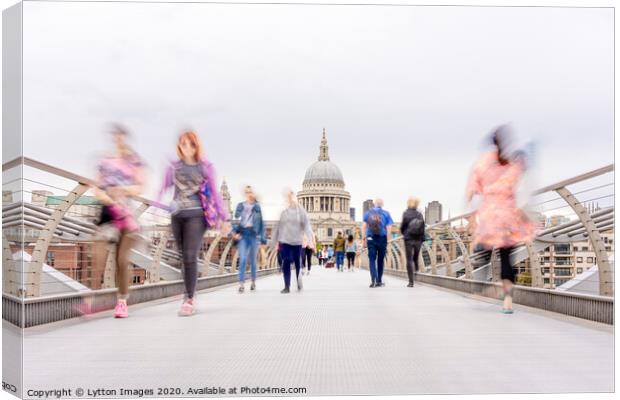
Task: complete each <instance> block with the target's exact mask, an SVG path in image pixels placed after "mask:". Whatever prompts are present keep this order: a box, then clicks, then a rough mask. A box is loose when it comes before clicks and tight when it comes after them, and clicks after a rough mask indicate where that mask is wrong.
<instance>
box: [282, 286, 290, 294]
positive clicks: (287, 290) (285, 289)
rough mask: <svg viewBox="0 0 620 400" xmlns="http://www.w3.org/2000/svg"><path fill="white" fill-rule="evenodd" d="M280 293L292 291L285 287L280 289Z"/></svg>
mask: <svg viewBox="0 0 620 400" xmlns="http://www.w3.org/2000/svg"><path fill="white" fill-rule="evenodd" d="M280 293H282V294H285V293H290V290H289V289H288V288H287V287H285V288H284V289H282V290H280Z"/></svg>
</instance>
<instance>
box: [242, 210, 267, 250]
mask: <svg viewBox="0 0 620 400" xmlns="http://www.w3.org/2000/svg"><path fill="white" fill-rule="evenodd" d="M243 203H244V202H243V201H242V202H241V203H239V204H237V209H236V210H235V219H238V220H239V222H238V223H237V224H236V225H235V233H240V232H241V214H242V213H243ZM252 229H253V230H254V232H256V236H258V237H259V239H260V242H261V244H266V243H267V239H265V223H264V222H263V213H262V211H261V209H260V205H259V204H258V203H254V209H252Z"/></svg>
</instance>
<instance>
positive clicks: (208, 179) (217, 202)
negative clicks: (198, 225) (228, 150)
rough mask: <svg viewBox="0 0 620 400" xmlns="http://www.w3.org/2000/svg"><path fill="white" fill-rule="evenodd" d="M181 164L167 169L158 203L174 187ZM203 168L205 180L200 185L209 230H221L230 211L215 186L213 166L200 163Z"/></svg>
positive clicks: (178, 162) (177, 162) (204, 162)
mask: <svg viewBox="0 0 620 400" xmlns="http://www.w3.org/2000/svg"><path fill="white" fill-rule="evenodd" d="M180 164H181V161H180V160H176V161H172V162H171V163H170V165H169V166H168V168H167V169H166V174H165V175H164V183H163V185H162V187H161V189H160V191H159V195H158V196H157V202H158V203H159V202H160V200H161V198H162V196H163V195H164V193H165V192H166V191H167V190H168V189H170V188H171V187H172V186H174V174H175V171H176V169H177V168H178V167H179V165H180ZM200 165H201V166H202V176H203V177H204V180H203V182H202V184H201V185H200V193H199V194H200V202H201V203H202V209H203V211H204V214H205V220H206V221H207V225H208V226H209V228H219V227H220V226H221V223H222V222H225V221H228V220H229V219H230V216H229V215H228V211H227V210H226V209H225V208H224V201H223V200H222V196H221V195H220V193H219V192H218V190H217V187H216V185H215V183H216V179H215V169H214V168H213V164H211V163H210V162H209V161H207V160H202V161H200Z"/></svg>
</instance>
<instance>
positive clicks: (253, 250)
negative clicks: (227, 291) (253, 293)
mask: <svg viewBox="0 0 620 400" xmlns="http://www.w3.org/2000/svg"><path fill="white" fill-rule="evenodd" d="M249 247H250V248H249V252H248V253H249V255H248V257H250V273H251V274H252V284H251V286H250V290H254V289H256V274H257V272H256V268H257V267H256V257H257V255H258V239H257V238H256V235H254V234H252V235H250V236H249Z"/></svg>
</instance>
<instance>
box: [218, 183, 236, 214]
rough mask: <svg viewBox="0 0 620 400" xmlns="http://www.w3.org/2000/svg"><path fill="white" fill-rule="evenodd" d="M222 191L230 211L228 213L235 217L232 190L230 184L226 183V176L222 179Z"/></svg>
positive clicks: (225, 203)
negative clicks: (231, 197)
mask: <svg viewBox="0 0 620 400" xmlns="http://www.w3.org/2000/svg"><path fill="white" fill-rule="evenodd" d="M220 193H221V195H222V200H224V207H225V208H226V210H227V211H228V215H230V218H231V219H233V218H234V215H233V214H232V203H231V199H230V191H229V190H228V184H227V183H226V178H224V179H223V180H222V186H220Z"/></svg>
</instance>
